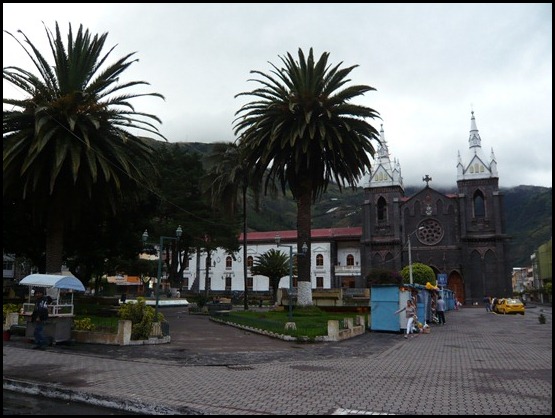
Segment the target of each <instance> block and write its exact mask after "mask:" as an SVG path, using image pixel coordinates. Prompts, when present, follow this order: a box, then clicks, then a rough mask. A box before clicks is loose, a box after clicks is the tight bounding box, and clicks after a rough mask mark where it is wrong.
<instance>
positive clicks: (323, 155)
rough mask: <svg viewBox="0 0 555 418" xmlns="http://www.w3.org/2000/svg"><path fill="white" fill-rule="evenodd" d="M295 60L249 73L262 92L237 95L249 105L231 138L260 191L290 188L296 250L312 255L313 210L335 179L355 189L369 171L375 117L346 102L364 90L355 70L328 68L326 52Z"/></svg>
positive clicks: (303, 288) (306, 260)
mask: <svg viewBox="0 0 555 418" xmlns="http://www.w3.org/2000/svg"><path fill="white" fill-rule="evenodd" d="M298 55H299V59H298V61H295V60H294V58H293V57H292V56H291V54H289V53H287V55H286V56H285V57H280V59H281V61H282V63H283V65H284V67H282V68H278V67H277V66H276V65H274V64H271V66H272V68H273V70H271V74H265V73H263V72H261V71H254V70H253V71H251V73H254V74H256V75H257V76H259V78H258V79H254V80H252V81H255V82H258V83H259V84H260V85H261V86H260V87H259V88H256V89H255V90H253V91H251V92H244V93H239V94H237V95H236V97H239V96H252V97H254V98H255V99H254V101H252V102H250V103H247V104H245V105H243V106H242V107H241V108H240V109H239V111H237V113H236V119H235V121H234V129H235V135H237V137H238V141H239V144H240V146H241V147H244V148H245V159H246V161H248V163H249V164H250V165H252V166H253V173H254V174H253V175H254V177H255V178H262V174H264V173H267V175H268V177H267V180H266V182H265V186H264V187H265V191H266V190H267V186H268V184H270V183H273V182H279V184H280V185H281V189H282V192H283V194H285V193H286V189H287V188H289V190H290V191H291V194H292V196H293V198H294V199H295V201H296V203H297V252H298V253H299V252H300V249H301V247H302V245H303V243H305V242H306V244H307V245H308V252H307V254H310V253H311V250H310V241H311V236H310V231H311V221H312V218H311V217H312V204H313V203H314V202H316V201H317V200H318V199H319V198H320V197H321V195H322V194H323V193H324V192H325V191H326V189H327V187H328V185H329V183H330V182H331V181H334V182H335V183H337V185H338V186H339V190H340V191H341V190H342V188H343V187H345V185H349V186H350V187H351V188H352V189H356V186H357V183H358V181H359V180H360V178H361V177H362V176H363V175H364V173H365V172H366V171H369V169H370V165H371V162H370V158H371V157H373V156H374V153H375V148H374V146H373V145H372V142H371V141H372V140H376V141H378V142H379V135H378V131H377V130H376V129H375V128H374V127H373V126H372V125H370V124H369V123H368V122H367V121H366V118H372V119H373V118H379V114H378V112H376V111H375V110H373V109H371V108H369V107H364V106H359V105H355V104H352V103H350V101H351V100H352V99H354V98H356V97H358V96H361V95H363V94H364V93H366V92H369V91H373V90H375V89H374V88H372V87H370V86H365V85H353V86H350V87H347V86H346V84H347V83H348V82H349V81H350V80H349V79H347V76H348V75H349V74H350V73H351V71H352V70H353V69H354V68H356V66H351V67H347V68H343V69H341V68H340V67H341V64H342V63H339V64H338V65H336V66H331V65H329V64H328V58H329V53H327V52H325V53H323V54H322V56H321V57H320V59H319V60H318V62H315V61H314V57H313V52H312V48H311V49H310V52H309V54H308V57H307V58H305V55H304V53H303V52H302V50H301V49H299V52H298ZM310 263H311V260H310V257H300V259H299V282H298V284H299V289H298V295H299V301H298V303H299V305H301V306H302V305H311V304H312V285H311V277H310Z"/></svg>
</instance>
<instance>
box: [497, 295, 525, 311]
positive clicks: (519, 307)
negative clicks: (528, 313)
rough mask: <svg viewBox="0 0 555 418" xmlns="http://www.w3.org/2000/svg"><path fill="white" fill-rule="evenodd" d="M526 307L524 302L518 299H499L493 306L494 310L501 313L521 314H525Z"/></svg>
mask: <svg viewBox="0 0 555 418" xmlns="http://www.w3.org/2000/svg"><path fill="white" fill-rule="evenodd" d="M525 310H526V308H525V307H524V303H522V301H520V300H518V299H511V298H506V299H499V300H498V301H497V303H496V304H495V305H494V307H493V311H494V312H496V313H499V314H503V315H505V314H510V313H514V314H517V313H518V314H521V315H524V312H525Z"/></svg>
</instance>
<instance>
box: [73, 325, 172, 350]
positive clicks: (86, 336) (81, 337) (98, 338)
mask: <svg viewBox="0 0 555 418" xmlns="http://www.w3.org/2000/svg"><path fill="white" fill-rule="evenodd" d="M152 326H153V328H152V329H153V331H152V335H154V336H153V337H150V338H149V339H148V340H132V339H131V328H132V323H131V321H129V320H121V321H118V332H117V333H116V334H114V333H111V332H94V331H77V330H72V331H71V338H72V340H73V341H75V342H78V343H84V344H107V345H153V344H167V343H169V342H171V337H170V336H169V335H167V336H165V337H162V336H161V332H160V331H159V328H160V326H159V324H157V323H153V324H152Z"/></svg>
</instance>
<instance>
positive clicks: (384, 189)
mask: <svg viewBox="0 0 555 418" xmlns="http://www.w3.org/2000/svg"><path fill="white" fill-rule="evenodd" d="M380 134H381V145H380V147H379V149H378V152H377V159H376V163H375V165H374V167H373V168H372V171H371V173H370V174H369V176H368V178H367V179H366V182H365V184H364V202H363V225H362V234H361V267H362V268H361V277H360V281H361V282H360V285H363V284H364V283H363V281H364V278H365V277H366V275H367V274H368V273H369V272H370V271H371V270H372V269H374V268H381V269H388V270H394V271H400V270H401V269H402V268H403V267H404V266H406V265H408V264H409V262H410V261H412V263H417V262H418V263H423V264H426V265H428V266H430V267H431V268H432V269H433V270H434V272H435V273H436V275H439V274H441V275H442V276H443V277H446V278H447V281H446V287H447V288H449V289H451V290H453V291H454V292H455V295H456V297H457V299H459V300H460V301H461V302H463V303H465V304H471V303H476V302H481V301H482V299H483V297H484V295H488V296H489V295H492V296H509V295H510V294H511V282H510V277H511V276H510V271H511V269H510V266H507V264H506V252H507V245H508V239H509V237H508V236H507V235H506V234H505V217H504V208H503V195H502V193H501V192H500V191H499V176H498V172H497V162H496V159H495V155H494V153H493V150H492V151H491V155H490V157H489V159H486V158H485V156H484V154H483V151H482V145H481V138H480V134H479V132H478V128H477V126H476V120H475V117H474V112H472V117H471V127H470V136H469V139H468V143H469V149H468V152H467V155H466V160H465V159H464V158H463V157H462V156H461V154H460V153H459V156H458V164H457V193H456V194H443V193H440V192H439V191H437V190H434V189H433V188H432V187H431V186H430V184H429V183H430V181H431V180H432V178H431V177H429V176H428V175H426V176H425V177H424V178H423V181H425V182H426V186H425V187H424V188H423V189H422V190H420V191H419V192H417V193H416V194H415V195H413V196H406V195H405V193H404V187H403V179H402V176H401V168H400V164H399V162H398V161H396V160H394V161H393V162H392V161H391V159H390V155H389V150H388V146H387V143H386V140H385V135H384V131H383V127H382V129H381V132H380ZM436 277H437V276H436ZM358 285H359V284H357V286H358Z"/></svg>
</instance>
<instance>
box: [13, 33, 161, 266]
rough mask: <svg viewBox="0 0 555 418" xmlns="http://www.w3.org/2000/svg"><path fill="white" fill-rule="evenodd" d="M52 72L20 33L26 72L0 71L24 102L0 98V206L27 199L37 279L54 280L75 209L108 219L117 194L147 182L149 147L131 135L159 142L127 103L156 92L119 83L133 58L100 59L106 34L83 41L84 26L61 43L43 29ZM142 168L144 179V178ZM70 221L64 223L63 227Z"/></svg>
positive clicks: (147, 120) (150, 119) (149, 120)
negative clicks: (42, 232) (38, 233)
mask: <svg viewBox="0 0 555 418" xmlns="http://www.w3.org/2000/svg"><path fill="white" fill-rule="evenodd" d="M45 30H46V35H47V37H48V42H49V45H50V52H51V53H52V59H53V64H50V63H48V61H47V60H46V58H45V57H44V56H43V55H42V54H41V52H40V51H39V50H38V49H37V48H36V47H35V45H34V44H33V43H32V42H31V41H30V40H29V38H28V37H27V36H26V35H25V34H24V33H23V32H21V31H19V34H20V35H21V36H22V38H23V39H22V40H20V39H18V38H17V37H16V36H15V35H13V34H11V33H10V32H7V31H4V32H6V33H7V34H8V35H10V36H11V37H12V38H13V39H15V41H16V42H18V44H19V45H20V46H21V47H22V48H23V50H24V51H25V52H26V54H27V55H28V57H29V58H30V59H31V61H32V63H33V65H34V67H35V69H36V70H37V71H38V73H37V74H34V73H33V72H31V71H28V70H26V69H23V68H20V67H13V66H12V67H10V66H9V67H4V70H3V75H4V80H7V81H8V82H10V83H11V84H12V85H13V86H15V87H16V88H18V89H19V90H20V91H22V92H23V93H24V96H25V97H24V98H23V99H10V98H3V103H4V105H10V106H11V107H10V110H4V111H3V113H2V116H3V136H4V144H3V145H4V146H3V176H4V198H13V199H28V200H29V201H31V202H33V206H34V210H35V213H36V215H37V217H38V218H41V220H42V222H43V223H44V224H45V225H46V236H47V239H46V272H47V273H57V272H59V271H60V270H61V266H62V261H63V248H64V247H63V245H64V244H63V243H64V241H63V237H64V229H65V228H66V227H68V226H75V223H76V221H77V219H76V218H77V215H78V214H79V209H80V207H83V205H86V206H90V205H94V206H95V208H97V209H98V210H99V211H105V212H106V213H108V212H109V211H112V212H114V211H116V209H117V205H118V204H119V202H121V198H122V196H123V195H124V194H125V195H126V196H125V197H126V198H129V196H130V195H131V194H130V193H128V192H130V191H132V190H133V188H134V187H136V185H137V184H140V183H143V182H146V181H147V180H148V176H149V175H150V174H151V172H149V171H150V170H151V169H152V166H151V165H149V158H150V156H151V152H152V149H151V147H150V146H149V145H147V144H146V143H145V142H144V140H143V139H141V138H140V137H138V136H136V135H135V134H133V133H131V132H130V129H135V130H138V132H148V133H150V134H154V135H156V136H158V137H161V138H163V139H165V138H164V137H163V136H162V135H161V134H160V133H159V132H158V129H157V127H156V126H155V125H154V124H153V123H154V122H158V123H160V122H161V121H160V119H159V118H158V117H156V116H154V115H151V114H148V113H142V112H137V111H135V108H134V107H133V105H132V104H131V99H134V98H137V97H142V96H154V97H159V98H162V99H163V96H162V95H160V94H158V93H143V94H139V93H132V92H129V93H128V91H129V90H127V89H128V88H131V87H136V86H141V85H148V83H146V82H144V81H130V82H123V83H121V82H120V77H121V75H122V73H123V72H124V71H125V70H126V69H127V68H129V67H130V66H131V65H132V64H133V63H134V62H136V61H137V60H136V59H131V57H133V55H134V53H130V54H127V55H125V56H123V57H121V58H118V59H116V60H115V61H114V62H113V63H112V64H108V63H107V60H108V58H111V57H110V54H111V53H112V52H113V50H114V48H115V47H112V48H110V49H109V50H108V52H107V53H103V52H102V50H103V48H104V45H105V42H106V38H107V36H108V34H107V33H105V34H103V35H94V36H93V35H92V34H91V33H89V31H88V30H84V29H83V26H82V25H81V26H80V27H79V30H78V32H77V34H76V36H75V37H74V35H73V32H72V29H71V25H70V26H69V34H68V36H67V44H66V45H64V38H63V37H62V35H61V33H60V29H59V27H58V23H56V28H55V34H54V33H52V31H51V30H49V29H48V28H46V26H45ZM145 170H147V171H145ZM70 222H72V223H70Z"/></svg>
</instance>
